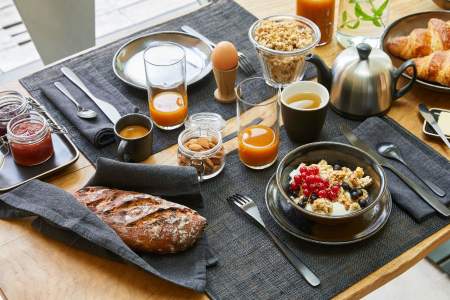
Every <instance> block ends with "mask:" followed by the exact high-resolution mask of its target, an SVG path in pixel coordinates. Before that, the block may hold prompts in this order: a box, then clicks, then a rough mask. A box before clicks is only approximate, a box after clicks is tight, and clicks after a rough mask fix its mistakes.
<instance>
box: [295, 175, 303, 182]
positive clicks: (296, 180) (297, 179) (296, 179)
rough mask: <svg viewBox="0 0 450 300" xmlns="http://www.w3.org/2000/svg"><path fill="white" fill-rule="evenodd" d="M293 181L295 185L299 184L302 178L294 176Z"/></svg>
mask: <svg viewBox="0 0 450 300" xmlns="http://www.w3.org/2000/svg"><path fill="white" fill-rule="evenodd" d="M294 181H295V183H297V184H300V183H302V178H301V177H300V176H299V175H295V176H294Z"/></svg>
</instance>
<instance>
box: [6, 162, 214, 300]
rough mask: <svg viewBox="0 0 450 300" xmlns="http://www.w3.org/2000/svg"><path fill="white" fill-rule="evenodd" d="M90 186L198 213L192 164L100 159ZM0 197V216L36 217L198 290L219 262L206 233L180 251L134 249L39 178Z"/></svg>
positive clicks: (75, 240)
mask: <svg viewBox="0 0 450 300" xmlns="http://www.w3.org/2000/svg"><path fill="white" fill-rule="evenodd" d="M88 185H102V186H107V187H114V188H120V189H126V190H132V191H138V192H143V193H151V194H153V195H159V196H162V197H164V198H166V199H170V200H172V201H175V202H178V203H181V204H184V205H186V206H189V207H191V208H193V209H196V210H197V211H199V212H200V213H202V210H201V209H202V207H203V202H202V196H201V194H200V187H199V184H198V179H197V174H196V171H195V169H194V168H188V167H171V166H157V165H152V166H150V165H144V164H127V163H120V162H116V161H113V160H108V159H99V160H98V162H97V171H96V173H95V175H94V176H93V177H92V178H91V180H90V181H89V183H88ZM0 200H1V201H0V218H18V217H26V216H38V218H37V219H36V220H34V221H33V227H34V228H36V229H37V230H39V231H40V232H42V233H43V234H45V235H48V236H50V237H52V238H54V239H57V240H59V241H61V242H64V243H66V244H69V245H70V246H72V247H76V248H79V249H82V250H85V251H88V252H90V253H93V254H95V255H99V256H102V257H106V258H110V259H115V260H123V261H125V262H127V263H131V264H134V265H136V266H138V267H140V268H142V269H143V270H145V271H147V272H149V273H152V274H154V275H156V276H158V277H160V278H163V279H165V280H168V281H170V282H173V283H175V284H178V285H180V286H183V287H187V288H190V289H193V290H196V291H199V292H203V291H204V289H205V285H206V267H207V266H212V265H214V264H216V263H217V260H216V258H215V257H214V255H213V254H212V252H210V250H209V247H208V242H207V239H206V235H204V236H203V237H202V238H201V239H200V240H199V241H198V242H197V243H196V244H195V245H194V247H192V248H191V249H189V250H187V251H184V252H181V253H178V254H169V255H156V254H151V253H136V252H134V251H133V250H131V249H130V248H129V247H128V246H127V245H125V243H124V242H123V241H122V240H121V239H120V237H119V236H118V235H117V234H116V233H115V232H114V231H113V230H112V229H111V228H110V227H109V226H107V225H106V224H105V223H103V222H102V221H101V220H100V218H98V217H97V216H96V215H95V214H94V213H92V212H91V211H90V210H89V209H88V208H86V207H85V206H84V205H82V204H80V203H79V202H78V201H77V200H76V199H75V198H74V197H73V196H72V195H71V194H69V193H67V192H65V191H63V190H61V189H59V188H57V187H55V186H53V185H50V184H47V183H44V182H41V181H38V180H34V181H31V182H29V183H26V184H24V185H22V186H20V187H18V188H16V189H15V190H13V191H11V192H9V193H6V194H3V195H0ZM178 200H179V201H178Z"/></svg>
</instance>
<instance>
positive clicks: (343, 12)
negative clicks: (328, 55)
mask: <svg viewBox="0 0 450 300" xmlns="http://www.w3.org/2000/svg"><path fill="white" fill-rule="evenodd" d="M389 2H390V1H389V0H340V3H339V18H338V24H337V32H336V39H337V41H338V42H339V44H340V45H341V46H343V47H345V48H347V47H351V46H356V45H357V44H359V43H367V44H369V45H371V46H372V47H378V44H379V40H380V36H381V34H382V33H383V31H384V29H385V27H386V25H387V22H388V15H389V4H390V3H389Z"/></svg>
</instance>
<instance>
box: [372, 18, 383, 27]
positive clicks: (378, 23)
mask: <svg viewBox="0 0 450 300" xmlns="http://www.w3.org/2000/svg"><path fill="white" fill-rule="evenodd" d="M372 23H373V25H375V26H377V27H381V26H382V25H381V23H380V19H373V20H372Z"/></svg>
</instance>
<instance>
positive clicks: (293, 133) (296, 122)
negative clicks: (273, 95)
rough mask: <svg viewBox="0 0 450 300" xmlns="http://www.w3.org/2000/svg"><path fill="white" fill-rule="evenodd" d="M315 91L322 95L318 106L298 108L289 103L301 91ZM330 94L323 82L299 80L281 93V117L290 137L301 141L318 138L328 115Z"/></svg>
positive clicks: (305, 141)
mask: <svg viewBox="0 0 450 300" xmlns="http://www.w3.org/2000/svg"><path fill="white" fill-rule="evenodd" d="M308 92H310V93H314V94H317V95H318V96H319V97H320V104H319V106H318V107H316V108H297V107H293V106H291V105H289V103H287V100H288V99H289V98H290V97H292V96H294V95H296V94H300V93H308ZM329 101H330V94H329V93H328V90H327V89H326V88H325V87H324V86H323V85H321V84H319V83H316V82H313V81H299V82H295V83H292V84H290V85H288V86H287V87H286V88H285V89H284V90H283V92H282V93H281V100H280V102H281V117H282V119H283V123H284V128H285V129H286V133H287V134H288V137H289V138H290V139H291V140H293V141H295V142H300V143H308V142H311V141H314V140H316V139H317V138H318V137H319V135H320V131H321V130H322V127H323V124H324V123H325V117H326V115H327V109H328V103H329Z"/></svg>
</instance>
